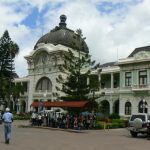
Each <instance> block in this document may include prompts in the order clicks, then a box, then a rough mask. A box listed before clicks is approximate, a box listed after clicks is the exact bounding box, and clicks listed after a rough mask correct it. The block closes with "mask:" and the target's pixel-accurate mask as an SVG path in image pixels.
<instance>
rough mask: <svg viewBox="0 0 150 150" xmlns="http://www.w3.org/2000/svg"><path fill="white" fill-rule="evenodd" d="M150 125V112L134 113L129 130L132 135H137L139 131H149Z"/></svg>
mask: <svg viewBox="0 0 150 150" xmlns="http://www.w3.org/2000/svg"><path fill="white" fill-rule="evenodd" d="M148 125H150V114H146V113H137V114H132V115H131V117H130V119H129V125H128V130H129V131H130V134H131V136H133V137H137V135H138V133H142V134H145V133H148Z"/></svg>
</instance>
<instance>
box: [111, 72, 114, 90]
mask: <svg viewBox="0 0 150 150" xmlns="http://www.w3.org/2000/svg"><path fill="white" fill-rule="evenodd" d="M113 88H114V76H113V73H111V90H113Z"/></svg>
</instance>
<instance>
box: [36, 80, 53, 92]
mask: <svg viewBox="0 0 150 150" xmlns="http://www.w3.org/2000/svg"><path fill="white" fill-rule="evenodd" d="M36 91H43V92H44V91H52V83H51V81H50V79H49V78H47V77H43V78H41V79H40V80H39V81H38V83H37V85H36Z"/></svg>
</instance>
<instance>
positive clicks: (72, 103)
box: [31, 101, 90, 108]
mask: <svg viewBox="0 0 150 150" xmlns="http://www.w3.org/2000/svg"><path fill="white" fill-rule="evenodd" d="M89 105H90V102H89V101H57V102H48V101H45V102H33V103H32V104H31V106H32V107H40V106H43V107H72V108H83V107H88V106H89Z"/></svg>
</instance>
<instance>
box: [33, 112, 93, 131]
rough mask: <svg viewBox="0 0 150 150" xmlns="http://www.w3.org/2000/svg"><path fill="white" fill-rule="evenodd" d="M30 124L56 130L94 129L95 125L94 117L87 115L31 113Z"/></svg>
mask: <svg viewBox="0 0 150 150" xmlns="http://www.w3.org/2000/svg"><path fill="white" fill-rule="evenodd" d="M31 124H32V125H37V126H41V125H43V126H49V127H56V128H72V129H90V128H94V127H95V124H96V116H95V115H94V114H89V115H86V116H85V115H82V114H80V115H71V114H63V113H59V114H58V115H56V113H55V114H54V113H45V114H44V115H41V114H40V113H39V114H38V113H35V112H33V113H32V115H31Z"/></svg>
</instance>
